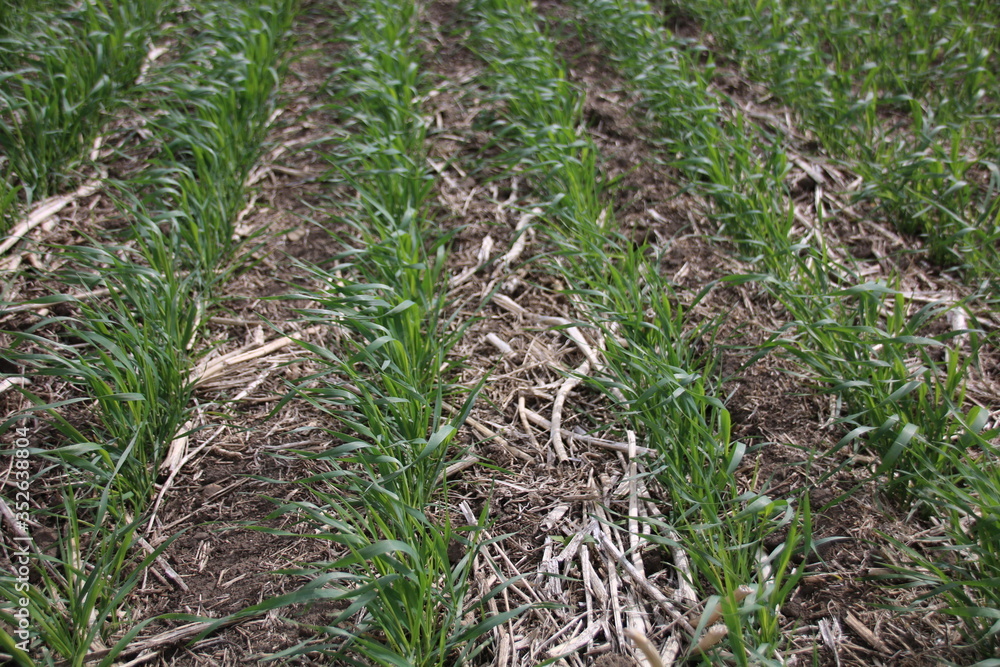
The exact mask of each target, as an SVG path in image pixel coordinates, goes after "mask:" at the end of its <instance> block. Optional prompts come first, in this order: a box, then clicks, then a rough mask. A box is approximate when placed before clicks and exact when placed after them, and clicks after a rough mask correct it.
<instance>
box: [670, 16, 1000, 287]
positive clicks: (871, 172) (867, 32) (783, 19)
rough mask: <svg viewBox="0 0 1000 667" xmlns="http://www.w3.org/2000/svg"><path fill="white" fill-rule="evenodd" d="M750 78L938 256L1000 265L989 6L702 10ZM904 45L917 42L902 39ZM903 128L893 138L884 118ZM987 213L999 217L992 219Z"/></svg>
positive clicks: (973, 265) (980, 266)
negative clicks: (985, 248)
mask: <svg viewBox="0 0 1000 667" xmlns="http://www.w3.org/2000/svg"><path fill="white" fill-rule="evenodd" d="M689 10H690V11H692V12H693V13H694V14H695V15H696V16H698V17H699V18H701V19H702V20H704V22H705V24H706V25H711V26H712V31H713V33H714V35H715V36H716V37H717V38H718V39H720V42H721V44H722V45H724V47H725V48H726V49H727V53H735V54H737V57H738V58H739V60H740V63H741V65H742V66H743V67H744V68H745V69H746V70H747V71H749V72H750V74H751V75H752V76H754V77H755V78H757V79H758V80H761V81H767V82H768V84H769V86H770V87H771V89H772V90H773V91H774V92H775V93H777V94H778V95H779V96H780V97H781V98H782V99H783V100H785V101H786V102H788V103H790V104H792V105H793V106H794V107H795V108H796V110H797V111H798V112H799V113H800V114H801V115H802V119H803V121H804V124H805V125H806V126H807V127H809V128H810V129H811V130H813V131H815V132H816V133H817V135H818V136H819V137H820V138H821V140H822V142H823V145H824V146H825V147H826V148H828V149H829V150H831V151H833V152H834V153H835V154H837V155H839V156H841V157H843V158H845V159H846V160H848V164H849V165H850V166H851V168H852V169H854V170H855V171H856V172H857V173H859V174H860V175H861V176H862V177H863V178H864V179H865V185H864V187H863V188H862V190H861V192H860V193H859V196H860V197H862V198H865V199H874V200H875V201H876V202H878V205H879V206H880V208H881V209H882V210H883V211H884V212H885V214H886V215H887V216H889V217H890V218H891V219H892V220H893V221H894V222H895V223H896V224H897V226H898V227H899V228H900V229H901V230H902V231H905V232H908V233H914V234H921V235H925V236H926V238H927V241H928V250H929V253H930V255H931V257H932V258H934V259H935V260H936V261H939V262H941V263H944V264H966V265H967V268H969V269H971V270H972V271H973V272H974V273H982V272H984V271H987V270H988V267H991V266H993V267H995V266H996V264H995V257H994V256H993V255H995V252H994V253H986V254H985V255H984V253H983V252H982V244H984V243H985V244H987V245H989V246H991V247H993V248H995V246H996V241H997V238H998V232H1000V229H998V226H997V217H996V197H995V194H994V193H993V192H992V191H990V190H988V189H987V188H985V187H983V185H982V184H981V183H980V184H977V183H976V180H980V181H981V180H982V179H978V178H977V177H974V176H973V175H974V174H977V173H978V174H982V173H984V172H988V171H990V170H993V169H995V165H996V163H997V151H996V141H995V136H994V132H993V128H994V127H995V125H996V121H997V114H998V111H1000V110H998V108H997V106H996V102H995V100H992V99H991V98H990V97H989V96H988V95H987V92H988V91H990V90H992V89H994V88H995V87H996V74H995V72H996V53H995V49H996V40H995V33H996V25H997V15H996V13H995V11H994V8H993V7H992V3H988V2H972V3H965V2H955V1H950V2H943V3H936V4H935V5H933V6H929V5H925V4H923V3H919V2H908V1H904V2H887V1H885V0H870V1H867V2H864V3H861V4H860V5H858V4H857V3H853V4H851V5H850V6H848V5H847V4H846V3H839V2H837V3H832V4H831V3H820V2H802V3H795V4H794V5H790V4H787V3H779V2H771V1H767V2H759V3H723V2H717V1H715V0H699V2H696V3H694V4H693V5H692V6H691V7H690V8H689ZM900 35H906V39H901V38H900V37H899V36H900ZM886 113H888V114H892V116H893V117H894V118H897V119H900V118H901V119H902V121H897V122H896V127H895V128H891V129H889V130H888V131H886V129H885V127H886V125H887V123H886V121H885V118H884V116H883V114H886ZM983 211H992V214H989V215H986V216H983V214H982V212H983Z"/></svg>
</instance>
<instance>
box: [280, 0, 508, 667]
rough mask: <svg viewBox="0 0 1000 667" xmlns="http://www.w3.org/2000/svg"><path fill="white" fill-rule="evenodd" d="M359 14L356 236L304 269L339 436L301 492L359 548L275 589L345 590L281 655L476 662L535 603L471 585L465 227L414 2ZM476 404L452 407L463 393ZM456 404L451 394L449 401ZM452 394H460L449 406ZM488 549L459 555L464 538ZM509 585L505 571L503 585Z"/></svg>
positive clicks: (314, 353)
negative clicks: (453, 247)
mask: <svg viewBox="0 0 1000 667" xmlns="http://www.w3.org/2000/svg"><path fill="white" fill-rule="evenodd" d="M349 15H350V18H349V19H348V20H346V21H343V22H342V26H341V29H342V31H343V32H344V33H345V34H346V35H349V37H347V38H346V39H348V40H349V41H351V43H352V47H353V48H352V49H351V53H350V56H349V57H347V58H346V59H345V62H344V64H343V66H342V67H341V68H339V69H338V71H337V73H336V75H335V76H334V77H333V78H332V81H331V91H332V93H333V94H334V95H335V96H336V102H335V103H334V104H333V105H331V107H332V109H331V110H333V111H334V112H336V113H338V114H340V115H342V116H343V117H344V118H345V120H346V121H347V122H346V130H347V131H346V132H345V133H344V134H343V136H342V138H341V140H340V142H339V143H338V145H337V146H336V147H335V149H334V150H333V151H332V152H331V153H330V154H329V155H328V159H329V161H330V164H331V171H330V178H331V180H332V181H333V182H340V183H344V184H347V185H349V186H350V187H351V189H352V190H353V192H355V193H356V198H355V200H354V202H353V203H352V204H348V205H347V206H345V209H346V213H345V214H344V215H343V216H341V217H339V218H338V219H337V220H335V222H337V223H340V228H339V229H338V230H336V231H335V230H334V229H331V230H330V231H331V235H333V236H334V238H335V239H336V240H337V241H338V242H340V243H341V245H343V246H344V250H343V251H342V252H341V253H338V254H337V255H336V256H335V257H333V258H331V260H330V262H328V263H324V265H323V266H313V267H303V268H305V269H306V270H307V271H308V272H309V273H310V276H311V279H312V280H311V282H313V283H314V284H317V285H319V286H320V289H319V290H318V291H311V292H306V291H301V292H296V293H295V294H292V295H290V298H294V299H300V298H306V299H308V300H309V301H310V302H311V304H312V306H311V307H310V308H308V309H306V310H303V311H302V314H303V315H304V316H305V318H306V319H307V320H308V321H310V322H312V323H313V324H314V325H320V326H325V327H334V328H335V329H336V331H337V332H338V336H337V338H338V339H339V342H338V344H337V345H336V348H333V347H330V348H328V347H325V346H323V345H321V344H314V343H309V342H306V341H300V345H301V346H302V347H303V348H305V349H306V350H307V351H308V352H309V353H310V355H311V357H312V358H313V362H314V363H315V364H316V365H317V366H318V367H319V369H320V370H319V371H318V372H317V373H316V374H315V375H313V376H311V377H310V378H307V379H306V380H305V381H303V383H302V384H300V385H299V386H297V387H296V388H295V391H294V392H293V393H292V394H290V395H289V400H291V398H292V397H298V398H299V399H301V400H305V401H307V402H309V403H310V404H311V405H313V406H314V407H315V409H317V410H320V411H321V412H323V413H326V414H327V415H329V417H330V422H331V423H334V424H337V427H336V428H332V427H331V428H329V429H326V430H327V433H328V435H329V437H330V438H331V439H332V440H333V441H334V442H339V443H341V444H339V445H335V446H332V447H331V448H330V449H329V450H327V451H325V452H322V453H320V454H319V455H309V456H310V458H312V459H315V460H316V461H317V463H319V464H321V465H323V466H324V467H325V468H326V470H327V471H326V472H322V473H320V474H318V475H316V476H313V477H310V478H307V479H303V480H301V481H300V482H299V483H301V484H303V485H305V486H306V487H307V488H308V489H309V492H310V493H311V494H312V495H313V497H314V498H315V499H316V502H310V503H297V504H294V505H289V506H284V507H282V508H281V509H279V511H278V513H287V512H293V513H295V514H297V515H299V516H301V517H302V518H303V520H305V521H307V522H308V523H309V524H310V525H312V526H314V527H315V528H316V529H317V531H315V532H316V534H317V535H316V536H317V539H322V540H327V541H330V542H332V543H336V544H340V545H342V547H344V548H345V549H346V551H347V552H348V555H346V556H344V557H342V558H339V559H336V560H334V561H332V562H329V563H320V564H310V565H309V566H308V567H306V568H305V569H303V570H300V571H295V572H290V573H294V574H299V575H306V576H309V577H310V578H312V582H311V583H310V584H309V585H307V586H306V587H305V588H304V589H302V590H301V591H300V592H299V593H296V594H294V595H292V596H285V597H283V598H278V599H275V600H271V601H268V602H265V603H264V605H265V606H266V607H267V608H277V607H280V606H283V605H285V604H290V603H292V602H307V601H310V600H314V599H335V600H342V601H344V602H345V603H347V605H348V606H347V608H346V610H345V611H343V612H342V613H340V614H338V616H337V618H335V619H331V621H330V622H329V623H328V624H327V625H324V626H316V627H314V628H313V629H314V630H315V631H316V632H317V635H319V636H320V637H321V636H322V635H327V637H328V639H326V640H324V639H320V638H317V639H316V640H312V641H307V642H304V643H303V644H301V645H299V646H296V647H293V648H292V649H289V650H287V651H284V652H282V653H281V654H280V657H289V656H296V655H300V654H303V653H309V652H313V651H321V652H323V653H324V654H326V655H331V656H333V657H334V658H335V659H336V660H337V661H339V662H345V663H348V664H379V665H403V664H408V665H443V664H450V663H451V662H452V661H454V660H456V659H457V660H459V661H460V662H461V661H463V660H466V659H470V658H471V657H473V656H474V655H476V654H477V653H478V652H479V651H481V650H482V648H483V647H484V646H485V642H486V640H487V639H488V633H489V631H490V630H491V629H492V628H493V627H495V626H496V625H498V624H500V623H503V622H506V621H507V620H509V619H510V618H512V617H513V616H514V615H516V614H517V613H520V611H522V610H521V609H516V610H512V611H509V612H506V613H503V614H498V615H494V616H492V617H488V618H485V619H483V618H482V615H483V613H484V612H483V609H482V604H483V601H482V600H480V601H478V602H473V596H472V590H471V586H470V583H471V582H470V574H471V563H472V559H473V557H474V553H475V548H476V547H475V539H474V533H475V532H476V530H478V528H473V529H471V530H472V533H473V539H471V540H470V539H468V538H465V537H463V536H462V535H460V534H459V532H456V531H453V530H452V529H451V524H450V519H449V517H448V513H447V510H441V512H442V516H441V518H434V519H432V518H430V514H429V510H430V509H431V508H435V509H436V508H437V505H438V504H439V503H441V502H442V501H446V500H447V491H446V488H445V487H444V486H443V479H444V472H445V468H446V466H447V464H448V462H449V461H451V460H453V457H454V456H455V451H454V449H453V447H452V445H453V441H454V438H455V435H456V433H457V430H458V428H459V427H460V426H461V425H462V423H463V422H464V421H465V419H466V417H467V416H468V413H469V411H470V410H471V408H472V403H473V401H474V400H475V398H476V395H477V393H478V389H479V388H478V387H477V388H473V389H472V390H469V389H462V388H458V387H454V386H452V384H451V382H452V381H451V379H450V378H451V376H452V373H453V371H454V368H455V363H456V362H455V361H454V360H453V358H452V354H451V350H452V348H453V346H454V345H455V343H457V341H458V340H459V339H460V337H461V334H462V331H463V327H462V326H460V325H458V324H457V322H455V321H454V317H455V316H450V317H449V316H447V315H446V311H447V305H448V304H447V302H446V300H445V297H444V293H445V291H446V278H447V276H446V274H445V253H446V244H447V242H448V236H447V235H442V234H439V233H436V232H434V231H432V228H431V225H432V221H431V220H430V219H428V210H429V208H430V207H429V202H430V199H431V197H432V194H433V191H434V182H433V180H432V178H431V177H430V175H429V174H428V171H427V167H426V149H425V147H424V143H425V137H426V123H425V121H424V119H423V117H422V115H421V113H420V102H421V95H422V94H423V93H424V90H425V85H424V82H423V80H422V77H421V76H420V63H419V54H420V51H421V45H420V43H419V39H418V37H417V34H416V28H415V24H416V16H417V14H416V5H415V4H414V3H409V2H402V3H399V4H395V3H392V2H383V1H380V0H379V1H375V2H371V3H369V4H366V5H364V6H362V7H356V8H351V11H350V13H349ZM446 399H447V400H451V401H454V402H455V403H457V404H458V405H459V406H460V407H459V408H458V409H457V411H456V412H455V413H454V414H450V413H449V416H448V417H445V403H446ZM449 405H450V403H449ZM449 409H450V408H449ZM456 539H457V540H458V541H459V542H462V543H464V544H466V546H469V547H471V550H470V555H468V556H466V557H465V558H463V559H461V560H460V561H459V562H458V563H453V562H452V560H451V559H449V549H450V548H451V547H452V542H454V541H456ZM506 585H507V584H501V585H500V586H499V587H498V588H497V589H496V590H495V591H494V592H493V593H491V595H495V594H496V593H498V592H499V591H500V590H502V589H503V588H504V587H505V586H506Z"/></svg>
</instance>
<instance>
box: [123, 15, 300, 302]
mask: <svg viewBox="0 0 1000 667" xmlns="http://www.w3.org/2000/svg"><path fill="white" fill-rule="evenodd" d="M293 15H294V3H293V2H292V1H291V0H282V1H281V2H278V3H277V4H275V5H270V4H264V5H251V6H247V7H236V6H233V5H230V4H228V3H205V5H204V8H203V14H201V15H200V17H199V20H198V21H197V22H196V27H197V28H198V40H199V41H198V42H197V44H196V45H195V46H194V47H193V48H192V49H190V50H189V51H188V52H186V53H185V54H184V57H183V58H181V59H179V60H178V61H177V62H175V63H174V64H173V65H172V66H171V67H170V68H169V69H168V71H167V72H166V73H164V74H163V75H162V79H163V80H162V81H161V82H158V84H157V85H155V86H153V89H154V90H155V91H157V92H158V93H159V99H160V102H161V105H160V106H159V107H158V108H157V111H156V113H155V115H153V117H152V118H150V127H151V129H152V130H153V135H154V138H153V141H154V142H155V143H156V144H157V145H158V146H159V147H160V148H161V152H160V154H159V156H158V157H157V158H156V160H155V161H154V163H153V168H152V169H151V170H149V171H148V172H147V173H146V174H145V175H143V176H141V177H140V178H139V179H137V180H136V181H135V182H133V183H132V184H130V185H131V188H132V190H133V191H134V192H135V193H137V194H135V195H133V197H134V199H136V200H137V201H139V202H141V203H142V207H143V208H144V209H145V210H146V216H147V217H148V219H149V222H150V223H151V224H152V226H150V225H148V224H147V225H145V227H144V228H145V233H146V235H147V236H149V235H153V236H155V235H156V234H157V230H158V229H162V228H165V229H166V230H168V231H167V234H166V235H167V238H168V246H169V248H170V249H171V251H172V253H173V254H175V255H176V256H177V257H178V258H179V259H180V261H181V262H182V263H183V266H185V268H187V269H189V270H192V271H195V272H197V273H198V275H199V276H200V278H201V280H202V282H203V289H204V290H205V291H211V289H212V286H213V285H214V284H215V283H218V282H219V281H221V280H223V279H224V277H225V276H226V275H227V273H226V267H227V265H228V263H229V262H230V260H231V259H232V255H233V252H234V250H235V247H234V240H233V231H234V224H235V220H236V217H237V215H238V213H239V212H240V210H241V209H242V208H243V206H244V205H245V199H246V197H245V187H246V186H245V183H246V179H247V177H248V176H249V173H250V170H251V168H252V167H253V166H254V164H255V163H256V162H257V160H258V159H259V158H260V156H261V155H262V154H263V147H264V138H265V133H266V131H267V129H268V126H269V125H270V121H271V114H272V112H273V110H274V99H273V97H274V92H275V89H276V86H277V84H278V81H279V80H280V76H281V68H282V65H281V63H282V62H283V60H282V57H283V54H284V53H285V49H286V48H287V44H286V43H285V42H284V37H285V35H286V33H287V30H288V27H289V25H290V21H291V18H292V16H293ZM143 192H145V193H146V195H145V196H142V194H141V193H143Z"/></svg>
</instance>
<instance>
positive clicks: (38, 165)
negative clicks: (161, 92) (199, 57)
mask: <svg viewBox="0 0 1000 667" xmlns="http://www.w3.org/2000/svg"><path fill="white" fill-rule="evenodd" d="M159 4H160V3H147V2H131V1H129V0H93V1H89V2H84V3H82V4H81V6H80V8H79V9H75V10H72V11H69V12H59V13H56V14H53V15H49V16H44V15H42V16H37V17H35V18H34V19H33V20H32V21H31V22H30V23H29V25H28V26H27V27H26V28H25V30H24V32H21V33H19V34H17V35H14V34H8V35H7V36H6V38H5V39H2V40H0V66H2V69H3V71H0V82H2V85H0V149H2V151H3V153H4V154H5V155H6V156H7V158H8V160H9V161H10V169H11V172H12V173H13V175H15V176H16V177H17V179H18V182H19V184H20V185H21V186H22V188H23V195H24V198H25V201H26V203H28V204H30V203H32V202H33V201H37V200H39V199H41V198H43V197H45V196H47V195H50V194H53V193H55V192H58V191H59V190H62V189H64V188H65V187H66V185H67V184H68V183H69V182H71V181H72V180H73V178H74V176H73V172H74V171H75V170H76V169H77V168H78V167H79V166H80V165H81V164H82V162H83V161H84V160H85V159H86V156H87V153H88V152H89V151H90V149H91V147H92V144H93V143H94V140H95V139H96V138H97V136H98V134H99V133H100V132H101V129H102V127H103V126H104V124H105V123H106V122H107V121H108V120H109V119H110V117H111V115H112V114H113V113H114V111H115V110H116V109H118V108H120V107H121V106H122V105H123V104H124V103H125V101H126V99H127V96H128V94H129V89H130V87H132V85H133V84H134V82H135V79H136V77H138V75H139V70H140V67H141V65H142V62H143V59H144V57H145V55H146V43H147V42H148V41H149V39H150V37H151V36H152V33H153V31H154V30H155V28H156V26H157V23H158V21H159V15H158V5H159Z"/></svg>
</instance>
